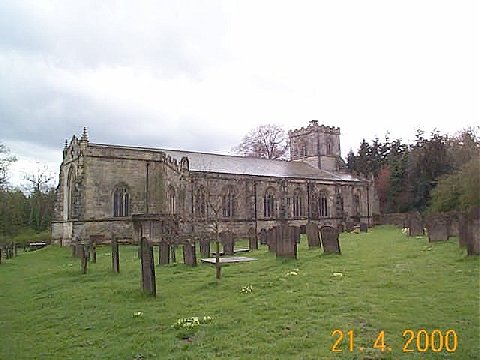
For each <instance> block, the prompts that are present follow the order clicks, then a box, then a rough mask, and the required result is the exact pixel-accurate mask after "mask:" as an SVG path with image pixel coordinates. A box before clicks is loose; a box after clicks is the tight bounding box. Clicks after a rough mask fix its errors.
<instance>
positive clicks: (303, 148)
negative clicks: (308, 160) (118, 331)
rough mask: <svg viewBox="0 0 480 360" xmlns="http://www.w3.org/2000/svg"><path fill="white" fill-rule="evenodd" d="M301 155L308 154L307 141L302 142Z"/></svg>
mask: <svg viewBox="0 0 480 360" xmlns="http://www.w3.org/2000/svg"><path fill="white" fill-rule="evenodd" d="M300 156H301V157H305V156H307V145H305V143H303V142H302V143H301V144H300Z"/></svg>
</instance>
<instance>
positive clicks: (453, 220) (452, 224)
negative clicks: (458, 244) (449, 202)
mask: <svg viewBox="0 0 480 360" xmlns="http://www.w3.org/2000/svg"><path fill="white" fill-rule="evenodd" d="M447 221H448V237H449V238H450V237H452V236H458V235H459V226H458V223H459V215H458V213H455V212H451V213H449V214H447Z"/></svg>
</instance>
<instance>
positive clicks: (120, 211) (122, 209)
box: [113, 186, 130, 217]
mask: <svg viewBox="0 0 480 360" xmlns="http://www.w3.org/2000/svg"><path fill="white" fill-rule="evenodd" d="M129 209H130V197H129V195H128V189H127V187H126V186H118V187H117V188H116V189H115V191H114V192H113V216H115V217H121V216H128V215H130V211H129Z"/></svg>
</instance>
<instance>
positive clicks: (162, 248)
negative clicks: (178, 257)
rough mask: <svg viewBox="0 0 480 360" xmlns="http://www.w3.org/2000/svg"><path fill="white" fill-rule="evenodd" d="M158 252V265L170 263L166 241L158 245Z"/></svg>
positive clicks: (168, 247) (168, 245) (168, 246)
mask: <svg viewBox="0 0 480 360" xmlns="http://www.w3.org/2000/svg"><path fill="white" fill-rule="evenodd" d="M158 251H159V252H160V256H159V263H160V265H167V264H168V263H170V244H169V243H168V242H167V241H165V240H161V241H160V244H159V245H158Z"/></svg>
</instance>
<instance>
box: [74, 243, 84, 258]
mask: <svg viewBox="0 0 480 360" xmlns="http://www.w3.org/2000/svg"><path fill="white" fill-rule="evenodd" d="M82 247H83V244H81V243H80V240H79V239H76V240H75V257H76V258H79V257H80V256H81V254H82V252H81V248H82Z"/></svg>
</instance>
